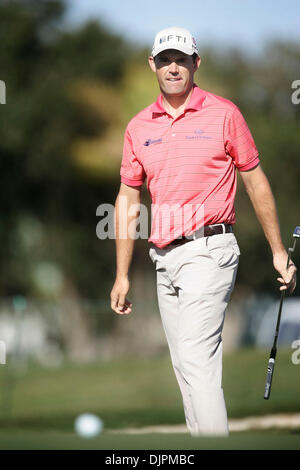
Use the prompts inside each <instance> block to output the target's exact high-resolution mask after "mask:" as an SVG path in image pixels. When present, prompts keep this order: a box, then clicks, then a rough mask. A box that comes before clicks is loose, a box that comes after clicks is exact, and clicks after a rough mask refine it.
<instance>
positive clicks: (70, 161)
mask: <svg viewBox="0 0 300 470" xmlns="http://www.w3.org/2000/svg"><path fill="white" fill-rule="evenodd" d="M141 4H142V5H143V6H142V7H141ZM299 16H300V6H299V3H298V2H296V1H288V2H287V3H285V4H284V3H283V2H276V4H274V2H271V1H265V2H263V3H262V2H259V1H256V0H253V1H246V2H236V1H233V0H231V1H226V2H225V1H216V0H215V1H211V2H207V1H197V2H196V1H187V2H184V5H182V2H179V1H177V0H174V1H169V0H166V1H165V2H159V1H157V0H153V1H152V2H138V1H137V0H132V1H130V0H128V1H127V2H122V1H121V0H112V1H111V2H101V1H100V2H98V1H96V0H94V1H92V0H88V1H84V0H76V1H75V0H74V1H71V0H69V1H63V0H26V1H16V0H11V1H9V0H7V1H5V0H0V79H1V80H3V81H4V82H5V84H6V104H5V105H0V154H1V159H0V165H1V186H0V206H1V218H0V341H3V342H4V343H5V345H6V365H0V424H2V426H8V425H11V426H13V425H14V426H21V425H22V426H25V425H26V426H43V425H44V424H45V423H46V424H47V426H51V425H52V426H53V427H55V426H58V425H59V426H62V427H63V426H66V427H68V426H69V425H70V423H71V422H72V419H73V417H74V416H75V415H76V414H78V413H80V412H83V411H86V410H90V411H94V412H99V413H100V414H101V416H104V418H105V420H106V421H105V423H107V425H108V426H112V427H113V426H115V427H118V426H121V425H128V424H129V423H132V422H135V423H138V424H141V423H145V422H149V423H152V422H182V421H183V412H182V410H181V403H180V397H179V392H178V390H177V384H176V383H175V378H174V377H173V372H172V370H171V365H170V362H169V357H168V351H167V345H166V340H165V337H164V333H163V330H162V326H161V322H160V317H159V312H158V306H157V299H156V284H155V272H154V269H153V265H152V263H151V260H150V259H149V257H148V242H147V240H140V239H139V240H137V241H136V245H135V253H134V259H133V263H132V266H131V272H130V278H131V290H130V295H129V298H130V300H131V301H132V302H133V305H134V309H133V312H132V314H131V315H130V316H121V317H119V316H117V315H115V314H114V313H113V312H112V310H111V309H110V298H109V294H110V290H111V288H112V285H113V282H114V275H115V245H114V240H109V239H105V240H100V239H98V238H97V236H96V227H97V224H98V223H99V221H100V220H101V218H99V217H97V215H96V210H97V207H98V206H99V205H100V204H103V203H108V204H114V203H115V199H116V196H117V193H118V190H119V185H120V175H119V171H120V163H121V156H122V147H123V135H124V131H125V127H126V125H127V123H128V121H129V119H131V118H132V117H133V116H134V115H135V114H136V113H137V112H139V111H140V110H141V109H142V108H144V107H145V106H148V105H149V104H150V103H151V102H153V101H154V100H155V99H156V97H157V95H158V93H159V90H158V87H157V83H156V79H155V76H154V74H152V73H151V71H150V69H149V68H148V65H147V57H148V55H149V52H150V50H151V45H152V40H153V38H154V35H155V34H156V32H157V31H159V30H160V29H162V28H165V27H168V26H172V25H178V26H183V27H186V28H188V29H190V30H191V31H192V32H193V34H194V36H195V38H196V41H197V43H198V47H199V51H200V55H201V57H202V63H201V66H200V69H199V71H198V73H197V76H196V82H197V84H198V85H199V86H200V87H201V88H203V89H205V90H208V91H210V92H213V93H215V94H217V95H221V96H223V97H225V98H227V99H230V100H232V101H233V102H234V103H235V104H237V105H238V106H239V108H240V109H241V110H242V112H243V115H244V116H245V118H246V120H247V123H248V125H249V127H250V130H251V132H252V134H253V137H254V140H255V142H256V145H257V147H258V149H259V152H260V158H261V165H262V168H263V169H264V171H265V173H266V174H267V176H268V178H269V181H270V183H271V186H272V190H273V193H274V196H275V199H276V202H277V208H278V214H279V219H280V226H281V232H282V238H283V241H284V243H285V246H286V247H287V248H288V247H289V246H292V233H293V230H294V227H295V226H296V225H300V211H299V199H300V163H299V161H300V160H299V154H300V134H299V124H300V105H297V104H293V102H292V98H291V97H292V93H293V91H294V90H293V89H292V83H293V82H294V81H295V80H297V79H298V80H299V79H300V48H299V46H300V38H299ZM142 198H143V203H144V204H145V205H146V206H147V207H148V208H149V210H150V202H151V201H150V200H149V196H148V194H147V191H146V189H145V188H144V189H143V194H142ZM298 198H299V199H298ZM235 207H236V219H237V223H236V226H235V234H236V237H237V240H238V243H239V246H240V249H241V256H240V265H239V271H238V276H237V281H236V287H235V291H234V294H233V296H232V301H231V304H230V307H229V309H228V312H227V318H226V322H225V328H224V352H225V356H224V361H225V367H224V381H225V385H224V387H225V391H226V387H228V395H229V397H232V399H231V398H230V401H229V414H230V416H240V415H243V414H244V415H247V414H249V413H264V412H265V411H266V410H268V411H279V410H291V411H295V410H297V409H299V407H300V398H299V391H300V385H299V380H298V378H299V369H297V368H296V366H295V365H292V364H291V360H290V355H291V352H292V350H291V343H292V341H293V340H294V339H299V338H300V295H299V287H298V286H297V288H296V291H295V294H294V295H293V297H291V298H287V299H286V301H285V304H284V311H283V317H282V328H281V332H280V338H279V344H280V345H281V346H282V347H283V348H284V347H285V348H287V351H286V353H285V355H284V353H282V354H283V355H282V357H284V358H285V359H284V360H285V361H286V362H285V363H284V364H285V371H287V372H286V373H287V374H289V375H288V376H287V375H284V374H283V375H282V376H281V382H278V384H277V391H278V392H277V393H278V397H277V398H276V390H275V391H274V395H275V398H274V400H273V402H272V403H271V404H267V405H266V404H265V403H263V401H262V400H261V396H262V393H263V386H264V378H265V371H266V365H267V358H268V356H267V354H268V352H267V351H269V348H270V346H271V343H272V338H273V333H274V328H275V322H276V316H277V309H278V304H279V290H278V282H277V281H276V277H277V274H276V271H275V270H274V268H273V264H272V256H271V251H270V248H269V246H268V244H267V242H266V239H265V237H264V234H263V232H262V229H261V227H260V225H259V223H258V221H257V219H256V216H255V213H254V210H253V208H252V206H251V203H250V201H249V198H248V196H247V194H246V192H245V189H244V187H243V185H242V182H241V179H240V176H239V175H238V191H237V197H236V203H235ZM298 248H299V249H298V251H297V252H296V253H295V254H294V256H293V260H294V262H295V263H296V264H297V265H298V267H299V266H300V246H299V247H298ZM226 364H227V365H226ZM251 364H252V367H253V369H252V370H253V373H252V375H251V373H249V374H248V375H247V380H248V381H249V380H250V379H252V380H253V381H252V382H251V383H250V382H248V383H247V382H245V381H244V380H241V376H242V374H243V371H244V368H245V365H249V367H250V365H251ZM226 367H227V368H226ZM232 367H235V371H233V369H232ZM259 367H260V368H261V371H260V369H259ZM238 371H240V374H241V375H240V376H239V379H238V380H236V379H237V377H238ZM258 371H260V372H258ZM259 373H260V374H261V375H260V379H259V380H260V381H261V382H257V380H258V379H257V374H259ZM231 374H233V376H234V377H235V379H233V380H231V379H230V377H231V378H232V375H231ZM234 374H236V375H234ZM153 377H156V380H153ZM277 380H279V379H277ZM286 380H292V381H293V383H294V384H295V385H294V388H293V392H292V391H290V393H291V395H290V396H289V397H288V398H287V397H286V396H285V397H286V398H285V400H284V401H283V400H282V393H283V390H284V386H285V384H286ZM155 382H156V383H159V384H162V385H161V388H160V387H158V390H157V388H155V387H154V385H153V384H155ZM241 382H242V383H241ZM256 386H257V387H258V388H259V387H261V389H260V390H258V391H257V389H256V388H255V387H256ZM231 387H235V388H234V391H232V389H231ZM243 387H247V390H248V394H249V396H248V400H246V401H247V403H246V401H245V400H244V399H242V396H243V397H245V389H244V388H243ZM280 387H282V388H280ZM260 392H261V393H260ZM257 395H258V398H257ZM255 397H256V398H255ZM263 406H265V408H264V407H263ZM154 409H155V410H157V413H155V412H154V411H153V410H154Z"/></svg>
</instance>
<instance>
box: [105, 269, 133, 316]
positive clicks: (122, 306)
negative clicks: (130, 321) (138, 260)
mask: <svg viewBox="0 0 300 470" xmlns="http://www.w3.org/2000/svg"><path fill="white" fill-rule="evenodd" d="M128 291H129V279H128V277H122V278H118V277H117V278H116V280H115V283H114V285H113V288H112V290H111V293H110V300H111V302H110V305H111V308H112V310H113V311H114V312H116V313H118V314H119V315H123V314H128V313H130V312H131V307H132V303H131V302H130V301H129V300H128V299H127V298H126V295H127V293H128Z"/></svg>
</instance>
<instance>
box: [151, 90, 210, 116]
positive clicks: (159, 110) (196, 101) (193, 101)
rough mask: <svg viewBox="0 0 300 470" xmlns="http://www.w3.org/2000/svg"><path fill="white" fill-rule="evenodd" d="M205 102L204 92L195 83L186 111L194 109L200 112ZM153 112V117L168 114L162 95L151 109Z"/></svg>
mask: <svg viewBox="0 0 300 470" xmlns="http://www.w3.org/2000/svg"><path fill="white" fill-rule="evenodd" d="M204 100H205V92H204V90H201V88H199V87H198V86H197V85H196V84H195V83H194V85H193V91H192V96H191V98H190V100H189V102H188V103H187V105H186V107H185V109H184V110H185V111H187V110H188V109H193V110H195V111H199V110H200V109H201V107H202V103H203V101H204ZM151 111H152V115H153V114H165V113H166V110H165V108H164V105H163V97H162V94H160V95H159V96H158V98H157V100H156V101H155V103H153V105H152V107H151Z"/></svg>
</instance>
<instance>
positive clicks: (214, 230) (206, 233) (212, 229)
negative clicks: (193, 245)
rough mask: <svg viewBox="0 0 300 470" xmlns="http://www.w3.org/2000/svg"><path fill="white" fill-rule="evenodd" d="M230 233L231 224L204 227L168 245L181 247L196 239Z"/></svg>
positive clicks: (231, 230)
mask: <svg viewBox="0 0 300 470" xmlns="http://www.w3.org/2000/svg"><path fill="white" fill-rule="evenodd" d="M230 232H233V229H232V225H231V224H214V225H205V226H204V227H202V228H201V229H199V230H197V231H196V232H194V233H193V234H192V235H189V236H188V237H185V236H182V237H180V238H175V240H173V241H171V243H169V245H183V244H184V243H187V242H190V241H192V240H196V239H197V238H202V237H211V236H212V235H220V234H221V233H230ZM169 245H168V246H169Z"/></svg>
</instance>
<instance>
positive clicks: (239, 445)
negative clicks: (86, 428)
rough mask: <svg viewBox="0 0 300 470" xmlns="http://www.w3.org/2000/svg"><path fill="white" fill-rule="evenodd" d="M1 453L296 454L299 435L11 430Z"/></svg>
mask: <svg viewBox="0 0 300 470" xmlns="http://www.w3.org/2000/svg"><path fill="white" fill-rule="evenodd" d="M0 449H1V450H3V449H6V450H30V449H34V450H97V449H105V450H111V452H107V455H108V456H111V455H112V453H113V452H114V453H115V454H117V452H118V450H119V451H121V450H131V449H135V450H149V449H150V450H151V449H152V450H161V449H163V450H166V449H167V450H187V449H190V450H201V449H205V450H230V449H231V450H248V449H249V450H299V449H300V434H299V432H298V433H296V432H294V433H291V432H284V431H280V432H278V431H269V432H241V433H233V434H232V435H231V436H230V437H228V438H215V437H214V438H213V437H210V438H208V437H206V438H205V437H202V438H199V437H190V436H189V435H182V434H172V435H170V434H169V435H167V434H143V435H126V434H114V435H111V434H109V433H108V432H103V434H102V435H100V436H99V437H97V438H95V439H88V440H86V439H81V438H79V437H78V436H76V435H75V434H73V433H62V432H49V431H48V432H33V431H28V430H27V431H26V432H24V430H13V431H5V432H3V431H2V432H0Z"/></svg>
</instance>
